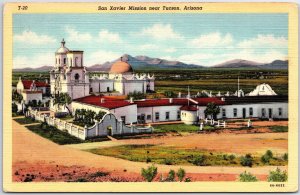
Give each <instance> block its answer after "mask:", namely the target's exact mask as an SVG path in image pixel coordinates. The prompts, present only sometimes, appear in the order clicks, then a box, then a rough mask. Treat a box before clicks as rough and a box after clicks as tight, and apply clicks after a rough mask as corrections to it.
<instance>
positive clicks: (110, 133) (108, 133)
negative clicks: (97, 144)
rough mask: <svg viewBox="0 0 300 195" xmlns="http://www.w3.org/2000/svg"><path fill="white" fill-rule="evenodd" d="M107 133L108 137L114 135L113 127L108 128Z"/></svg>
mask: <svg viewBox="0 0 300 195" xmlns="http://www.w3.org/2000/svg"><path fill="white" fill-rule="evenodd" d="M106 133H107V135H110V136H111V135H112V126H111V125H110V126H107V127H106Z"/></svg>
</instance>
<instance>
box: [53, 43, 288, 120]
mask: <svg viewBox="0 0 300 195" xmlns="http://www.w3.org/2000/svg"><path fill="white" fill-rule="evenodd" d="M154 80H155V78H154V76H150V75H149V74H141V75H138V74H135V73H134V72H133V69H132V67H131V66H130V64H129V63H128V62H126V61H125V60H123V59H122V58H121V59H120V61H118V62H116V63H114V64H113V65H112V67H111V69H110V71H109V72H107V73H101V74H98V75H93V76H90V75H89V72H88V71H87V70H86V68H85V66H84V65H83V51H71V50H69V49H68V48H66V46H65V41H64V40H63V41H62V42H61V47H60V48H59V49H58V50H57V51H56V53H55V67H54V68H53V69H52V70H51V71H50V85H51V94H52V95H55V94H58V93H68V94H69V95H70V97H71V98H72V99H73V102H72V104H71V105H70V106H69V108H70V109H71V110H72V112H75V110H76V109H82V108H84V109H89V110H93V111H95V112H99V111H104V112H106V113H113V114H114V115H115V116H116V118H117V119H118V120H122V121H123V122H124V123H125V124H131V123H140V124H145V123H154V122H164V121H180V120H182V121H183V122H185V123H186V124H193V123H197V122H198V121H199V119H200V118H202V119H204V118H206V117H209V116H205V114H204V110H205V109H206V106H207V104H208V103H210V102H214V103H215V104H217V105H218V106H220V109H221V112H220V114H219V115H218V116H217V118H220V119H229V118H281V119H286V118H288V110H287V109H288V98H287V96H277V95H276V93H275V92H274V91H273V90H272V89H271V87H269V85H266V84H263V85H262V86H264V87H263V89H262V88H261V86H258V87H257V89H259V90H258V91H259V92H258V93H256V92H255V93H254V92H253V93H252V92H251V93H250V94H253V95H255V94H258V95H255V96H251V95H250V96H244V94H243V91H242V90H241V89H239V87H238V91H237V92H236V96H227V95H225V96H222V95H221V94H219V95H218V97H212V95H211V93H210V95H209V97H208V98H190V96H188V97H186V98H181V97H179V98H164V99H145V100H138V101H132V100H124V99H117V98H110V97H108V96H100V95H97V94H99V93H107V92H108V93H112V92H114V94H118V95H127V94H128V93H130V92H134V91H136V92H142V93H146V92H148V91H154ZM257 89H256V91H257ZM266 90H267V91H268V92H267V93H263V91H266ZM254 91H255V90H254ZM270 92H272V93H270ZM273 92H274V93H273ZM267 94H271V95H267ZM51 105H52V104H51ZM52 107H53V105H52ZM53 108H54V107H53ZM56 111H57V110H56ZM61 111H63V110H61Z"/></svg>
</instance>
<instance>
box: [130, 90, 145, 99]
mask: <svg viewBox="0 0 300 195" xmlns="http://www.w3.org/2000/svg"><path fill="white" fill-rule="evenodd" d="M131 97H132V98H133V99H134V100H140V99H145V98H146V94H144V93H142V92H139V91H134V92H130V93H128V95H127V99H130V98H131Z"/></svg>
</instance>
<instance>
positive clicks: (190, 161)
mask: <svg viewBox="0 0 300 195" xmlns="http://www.w3.org/2000/svg"><path fill="white" fill-rule="evenodd" d="M87 151H89V152H92V153H94V154H98V155H104V156H112V157H117V158H121V159H126V160H130V161H137V162H148V163H158V164H167V165H196V166H242V165H241V159H242V156H237V155H234V154H225V153H219V152H218V153H217V152H210V151H205V150H197V149H181V148H175V147H166V146H160V145H121V146H114V147H109V148H102V149H90V150H87ZM286 164H287V161H286V160H284V159H283V158H282V157H278V158H276V157H274V158H273V159H271V160H270V162H269V163H268V165H273V166H282V165H286ZM263 165H266V164H264V163H263V162H261V157H260V156H253V165H252V166H263Z"/></svg>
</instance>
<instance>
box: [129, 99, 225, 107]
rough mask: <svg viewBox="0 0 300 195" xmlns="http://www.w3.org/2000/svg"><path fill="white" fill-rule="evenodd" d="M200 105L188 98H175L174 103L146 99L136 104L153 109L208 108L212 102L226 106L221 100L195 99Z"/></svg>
mask: <svg viewBox="0 0 300 195" xmlns="http://www.w3.org/2000/svg"><path fill="white" fill-rule="evenodd" d="M193 100H196V101H197V102H198V104H196V103H195V102H193V101H189V103H188V99H186V98H173V99H172V101H171V102H172V103H170V99H168V98H165V99H146V100H138V101H135V102H134V103H136V104H137V106H138V107H153V106H173V105H188V104H190V105H199V106H206V105H207V104H208V103H210V102H214V103H215V104H217V105H224V104H225V102H224V101H222V100H220V99H219V98H194V99H193Z"/></svg>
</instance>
